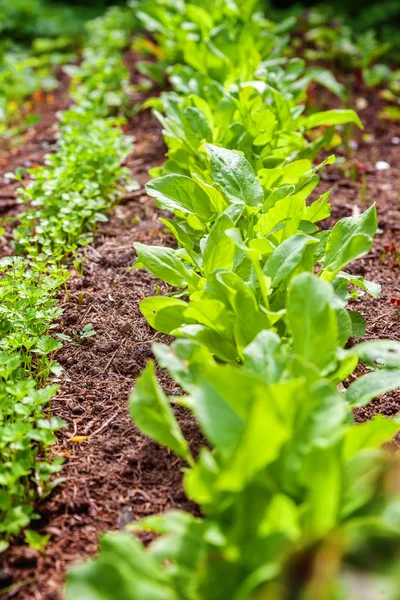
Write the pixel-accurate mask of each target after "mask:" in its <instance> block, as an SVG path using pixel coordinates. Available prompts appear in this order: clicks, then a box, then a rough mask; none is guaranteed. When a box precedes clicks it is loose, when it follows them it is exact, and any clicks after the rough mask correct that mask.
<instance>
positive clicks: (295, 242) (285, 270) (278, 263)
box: [264, 233, 318, 286]
mask: <svg viewBox="0 0 400 600" xmlns="http://www.w3.org/2000/svg"><path fill="white" fill-rule="evenodd" d="M317 243H318V240H317V239H315V238H313V237H311V236H309V235H305V234H302V233H297V234H295V235H292V236H291V237H290V238H288V239H287V240H285V241H284V242H282V244H280V246H278V247H277V248H276V250H275V251H274V252H273V254H272V255H271V256H270V257H269V259H268V261H267V262H266V264H265V267H264V273H265V274H266V275H268V276H269V277H271V279H272V285H273V286H276V285H278V283H280V282H281V281H282V279H284V278H285V277H287V276H288V275H290V273H292V272H293V271H294V269H295V268H296V267H297V266H298V265H299V264H300V262H301V261H302V259H303V253H304V251H305V249H306V247H307V246H309V245H310V244H317Z"/></svg>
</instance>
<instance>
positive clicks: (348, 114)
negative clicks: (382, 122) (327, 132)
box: [304, 108, 364, 129]
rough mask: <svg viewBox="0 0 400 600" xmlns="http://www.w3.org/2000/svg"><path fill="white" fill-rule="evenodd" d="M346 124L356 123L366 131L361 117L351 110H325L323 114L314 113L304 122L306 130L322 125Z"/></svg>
mask: <svg viewBox="0 0 400 600" xmlns="http://www.w3.org/2000/svg"><path fill="white" fill-rule="evenodd" d="M346 123H354V124H355V125H358V127H360V129H364V125H363V124H362V123H361V121H360V117H359V116H358V114H357V113H356V112H355V111H354V110H352V109H350V108H348V109H342V108H337V109H332V110H325V111H323V112H318V113H314V114H313V115H310V116H309V117H306V118H305V120H304V126H305V128H306V129H312V128H313V127H319V126H320V125H344V124H346Z"/></svg>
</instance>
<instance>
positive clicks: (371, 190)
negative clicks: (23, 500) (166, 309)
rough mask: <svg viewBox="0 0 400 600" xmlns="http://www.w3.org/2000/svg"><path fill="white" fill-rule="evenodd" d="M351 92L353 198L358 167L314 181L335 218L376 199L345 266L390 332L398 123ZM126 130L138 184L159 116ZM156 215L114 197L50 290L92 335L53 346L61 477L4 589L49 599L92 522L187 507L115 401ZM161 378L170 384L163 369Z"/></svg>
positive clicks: (154, 151)
mask: <svg viewBox="0 0 400 600" xmlns="http://www.w3.org/2000/svg"><path fill="white" fill-rule="evenodd" d="M356 96H357V97H364V98H366V99H367V101H368V102H369V105H368V107H367V108H365V109H364V110H363V111H360V114H361V117H362V119H363V120H364V123H365V125H366V130H365V132H364V133H369V134H371V133H373V135H374V140H373V142H372V143H369V142H366V141H363V140H362V137H361V136H359V137H358V138H357V141H358V149H357V150H356V151H355V155H356V156H357V161H358V163H359V169H360V170H363V171H365V172H366V177H367V187H366V193H365V198H364V200H362V198H363V193H362V181H361V179H360V180H359V181H353V180H352V179H350V178H349V177H346V176H345V175H344V174H343V172H342V171H341V170H340V169H337V168H336V167H335V168H332V169H331V170H330V171H329V173H327V174H326V175H325V178H324V181H322V182H321V186H320V191H321V192H322V191H325V189H327V188H329V187H332V186H333V188H334V191H333V193H332V196H331V199H332V204H333V217H334V218H335V220H336V219H337V218H339V217H342V216H346V215H351V214H352V213H353V212H354V210H357V208H355V207H358V208H359V209H360V210H361V211H362V210H364V209H365V208H366V206H367V205H369V204H370V203H371V201H376V202H377V208H378V212H379V222H380V228H381V229H382V234H381V235H379V236H378V237H377V240H376V243H375V246H374V250H373V252H372V253H371V254H370V255H369V256H368V257H366V258H365V259H363V260H362V261H359V262H358V263H356V265H355V266H354V267H353V272H354V273H362V274H363V275H365V276H366V277H367V278H369V279H373V280H375V281H378V282H379V283H381V284H382V287H383V290H382V296H381V298H380V299H379V300H376V301H373V300H370V299H365V300H363V301H362V302H361V303H360V306H359V310H361V312H363V314H364V315H365V316H366V317H367V319H368V330H367V337H368V338H379V337H384V336H387V337H391V338H393V339H400V316H399V308H398V307H396V306H395V305H394V304H392V303H391V299H392V298H396V297H400V281H399V265H398V264H397V265H394V263H393V256H392V255H390V260H389V258H388V259H386V260H385V261H384V262H382V252H383V251H384V248H385V247H388V246H396V245H397V249H398V250H399V251H400V205H399V192H398V190H399V174H400V150H399V149H400V146H398V145H396V144H395V143H394V142H393V141H392V139H393V138H396V137H397V136H398V137H400V127H396V126H394V125H393V124H391V123H388V122H384V121H379V120H378V119H377V113H378V112H379V110H380V106H379V102H378V103H377V101H376V93H375V92H372V93H366V92H365V91H362V90H360V91H358V93H357V94H356ZM127 133H128V134H131V135H134V136H135V137H136V138H137V141H136V144H135V151H134V153H133V155H132V156H131V157H129V159H128V161H127V164H128V166H129V167H130V168H131V170H132V173H133V176H134V177H135V178H136V179H137V180H138V181H139V182H140V183H141V184H142V185H143V184H144V183H145V182H146V181H147V171H148V169H149V168H150V167H153V166H156V165H158V164H160V163H162V161H163V153H164V146H163V142H162V138H161V133H160V128H159V126H158V124H157V123H156V122H155V120H153V119H152V118H151V117H150V115H149V114H148V113H144V114H140V115H138V116H136V117H135V119H133V120H132V122H131V123H130V124H129V128H128V131H127ZM378 160H384V161H387V162H388V163H389V164H390V169H388V170H385V171H377V170H376V169H375V164H376V162H377V161H378ZM7 170H10V168H9V167H7ZM158 216H159V215H158V213H157V211H156V210H155V208H154V205H153V201H152V200H151V199H149V198H147V197H146V195H145V194H144V191H143V188H141V190H139V191H138V192H134V193H132V194H130V195H129V196H128V197H126V198H125V200H124V202H123V203H122V204H121V205H120V206H119V207H118V208H117V209H116V211H115V212H114V213H113V215H112V217H111V219H110V221H109V222H108V223H106V224H104V225H103V226H101V228H100V229H99V232H98V235H97V236H96V239H95V242H94V244H93V247H89V248H87V250H86V253H87V261H86V266H85V272H84V276H83V277H82V278H79V277H77V276H74V277H72V278H71V279H70V282H69V296H68V298H67V299H66V298H62V299H61V303H62V304H63V308H64V316H63V318H62V320H61V321H60V328H59V331H62V332H63V333H66V334H69V335H73V330H77V331H79V330H80V329H82V327H83V326H84V325H86V324H88V323H91V324H92V325H93V328H94V329H95V331H96V335H95V336H94V337H92V338H90V339H89V340H86V341H84V342H78V343H76V344H66V345H65V347H64V348H63V349H62V350H61V351H60V352H59V355H58V356H57V358H58V360H59V361H60V362H61V364H62V365H63V367H64V369H65V371H64V382H63V385H62V390H61V391H60V393H59V395H58V397H57V399H56V400H55V402H54V404H53V412H54V414H57V415H59V416H61V417H63V418H64V420H65V422H66V424H67V426H66V428H65V429H64V430H63V431H62V432H61V433H60V435H59V442H58V444H57V446H56V447H55V450H54V452H55V454H57V455H63V456H64V457H65V459H66V465H65V469H64V471H63V476H64V477H65V478H66V481H65V482H64V483H63V484H61V485H60V486H58V488H57V489H56V490H55V492H54V493H53V495H52V497H51V498H50V499H48V500H47V501H46V502H44V503H43V505H42V506H39V507H38V509H39V512H40V513H41V515H42V518H41V520H40V521H39V522H38V523H37V524H36V525H35V529H37V530H38V531H39V532H40V533H43V534H44V533H48V534H51V540H50V542H49V544H48V546H47V549H46V552H45V553H44V554H40V553H38V552H36V551H32V550H30V549H28V548H26V547H25V546H24V545H23V544H22V542H21V543H20V544H16V545H14V547H13V548H12V549H11V551H9V552H8V553H7V554H6V557H5V562H4V565H3V568H4V573H5V576H6V577H7V576H8V577H12V581H13V582H14V583H16V582H21V581H27V580H32V582H31V583H29V584H27V585H24V586H23V587H22V588H21V589H19V590H15V592H13V593H9V594H7V595H5V596H4V598H18V599H21V600H27V599H28V598H29V599H30V600H31V599H35V600H60V598H61V592H60V589H61V582H62V579H63V576H64V573H65V570H66V569H67V568H68V566H69V565H70V563H71V562H74V561H76V560H77V559H79V558H82V557H85V556H88V555H91V554H93V553H94V552H95V550H96V545H97V539H98V535H99V534H100V533H101V532H103V531H106V530H113V529H117V528H118V527H121V526H123V525H124V524H125V523H126V522H127V521H129V520H131V519H138V518H140V517H142V516H144V515H146V514H151V513H154V512H161V511H164V510H166V509H168V508H171V507H178V508H187V509H190V508H193V507H192V506H190V503H189V502H188V501H187V500H186V498H185V496H184V494H183V490H182V487H181V474H180V463H179V462H178V461H177V459H176V458H175V457H174V456H173V455H172V454H170V453H168V452H167V451H166V450H164V449H162V448H160V447H158V446H157V445H156V444H154V443H152V442H150V441H149V440H147V439H145V438H144V437H143V436H142V435H140V434H139V432H138V431H137V430H136V429H135V427H134V426H133V424H132V422H131V420H130V417H129V414H128V410H127V398H128V395H129V392H130V390H131V388H132V383H133V381H134V379H135V378H136V377H137V375H138V374H139V373H140V371H141V370H142V368H143V367H144V365H145V362H146V360H147V359H148V358H149V357H151V351H150V343H151V342H152V341H154V340H155V339H162V336H161V335H158V334H155V332H154V331H152V330H150V328H149V327H148V325H147V324H146V322H145V320H144V318H143V317H142V316H141V314H140V312H139V310H138V303H139V301H140V300H141V299H142V298H143V297H145V296H148V295H150V294H152V293H154V291H155V288H156V285H158V282H156V281H155V280H154V279H153V278H152V277H151V276H149V275H147V274H146V273H144V272H142V271H128V270H127V268H128V267H129V266H130V265H131V264H132V262H133V260H134V250H133V247H132V244H133V242H134V241H141V242H145V243H150V244H157V243H166V242H168V239H167V238H166V236H165V234H164V233H163V229H162V227H161V224H160V223H159V222H158V221H157V217H158ZM163 385H164V386H165V387H166V389H168V391H169V393H173V390H171V389H169V386H170V385H171V384H170V382H169V380H168V379H164V380H163ZM399 410H400V394H399V393H393V394H387V395H385V396H384V397H383V398H382V399H381V400H380V401H379V402H378V401H377V402H374V403H372V406H371V407H368V409H363V410H360V411H359V412H358V415H357V417H358V418H360V419H363V418H368V417H369V416H370V415H371V414H372V412H373V411H380V412H383V413H384V414H390V415H392V414H395V413H396V412H398V411H399ZM180 421H181V424H182V426H183V427H184V429H185V432H186V433H187V434H188V435H189V437H191V438H192V439H193V442H194V443H196V441H198V433H197V430H196V429H195V427H194V425H193V423H192V422H191V421H190V420H187V419H186V418H185V416H184V415H181V418H180ZM73 436H88V438H87V441H83V442H80V443H76V442H72V441H70V438H71V437H73Z"/></svg>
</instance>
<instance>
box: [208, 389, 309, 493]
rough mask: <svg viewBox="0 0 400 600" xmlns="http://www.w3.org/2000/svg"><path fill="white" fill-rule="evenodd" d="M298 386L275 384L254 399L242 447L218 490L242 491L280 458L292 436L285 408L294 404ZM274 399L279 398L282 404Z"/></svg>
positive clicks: (235, 455)
mask: <svg viewBox="0 0 400 600" xmlns="http://www.w3.org/2000/svg"><path fill="white" fill-rule="evenodd" d="M297 385H298V383H297V381H289V382H286V383H281V384H276V385H275V386H271V388H270V389H269V390H266V393H265V394H262V393H260V394H259V395H257V396H256V397H255V398H254V401H253V403H252V406H251V409H250V413H249V415H248V416H247V419H246V426H245V429H244V431H243V434H242V437H241V439H240V441H239V444H238V446H237V448H236V450H235V452H234V454H233V456H231V457H230V458H229V463H228V465H227V466H226V468H225V470H224V471H222V473H221V475H220V476H219V478H218V481H217V487H218V489H219V490H224V491H227V490H229V491H235V492H238V491H240V490H241V489H243V487H244V486H245V485H246V483H247V482H249V481H250V480H251V478H252V477H253V476H254V475H255V474H256V473H257V472H258V471H260V470H261V469H263V468H265V467H266V466H267V465H268V464H270V463H272V462H273V461H275V460H276V459H277V458H278V456H279V453H280V450H281V448H282V446H283V444H284V443H285V442H286V441H287V440H288V439H289V437H290V434H291V423H290V419H288V418H287V417H286V418H285V416H284V415H285V404H286V403H291V402H292V397H293V389H294V388H296V387H297ZM270 395H271V397H269V396H270ZM274 395H278V397H279V404H278V403H276V401H274ZM265 440H268V443H265Z"/></svg>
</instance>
